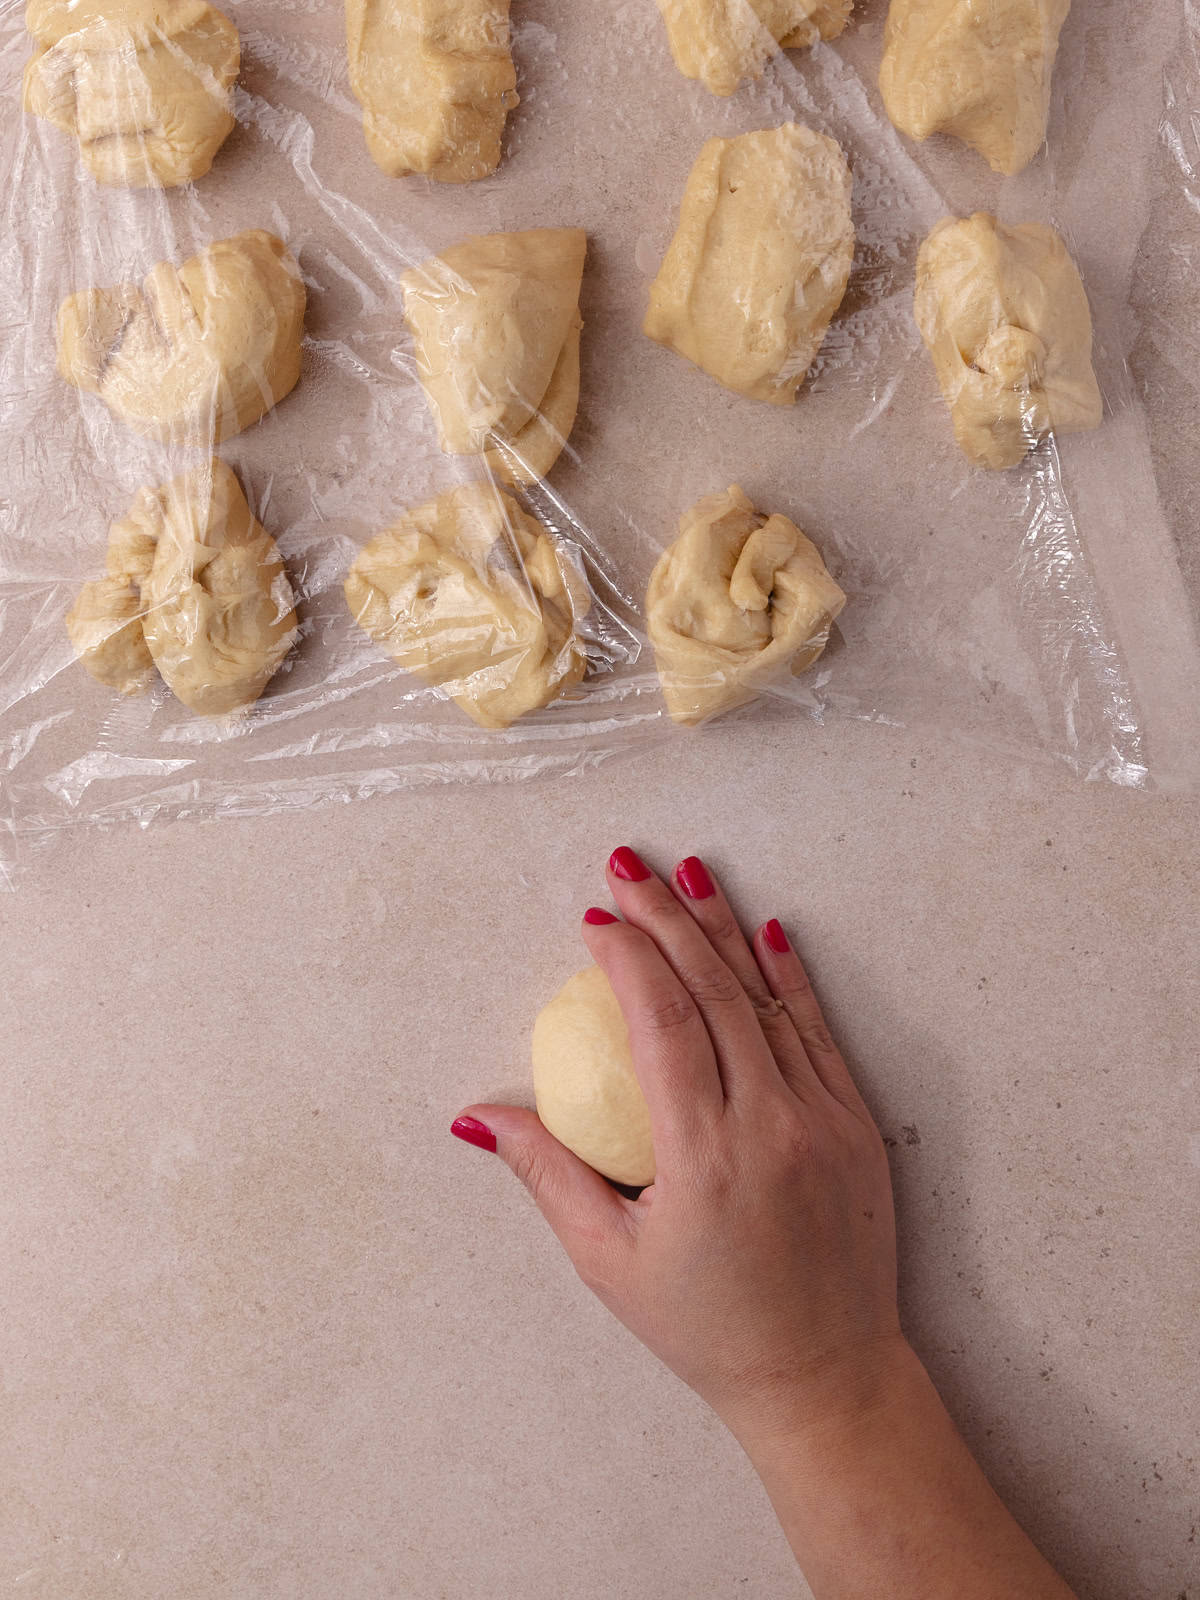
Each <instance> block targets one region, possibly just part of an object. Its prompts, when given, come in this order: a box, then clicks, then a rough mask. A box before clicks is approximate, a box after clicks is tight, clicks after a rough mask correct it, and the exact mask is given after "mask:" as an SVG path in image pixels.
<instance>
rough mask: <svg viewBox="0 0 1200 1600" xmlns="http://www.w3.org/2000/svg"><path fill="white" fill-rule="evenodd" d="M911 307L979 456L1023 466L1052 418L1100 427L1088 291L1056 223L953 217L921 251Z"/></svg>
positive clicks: (1056, 422) (971, 452) (957, 431)
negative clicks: (1013, 223) (1010, 224)
mask: <svg viewBox="0 0 1200 1600" xmlns="http://www.w3.org/2000/svg"><path fill="white" fill-rule="evenodd" d="M913 309H914V314H915V316H916V320H917V326H918V327H919V328H920V330H921V337H922V338H923V339H924V341H925V344H926V347H927V348H928V350H929V353H930V355H931V356H932V357H933V363H934V366H935V368H936V369H937V377H938V383H939V384H940V386H941V390H942V394H943V395H944V396H945V399H946V404H947V405H948V406H949V407H950V415H951V418H952V419H953V422H954V435H955V438H956V439H957V440H958V443H959V445H960V447H961V448H962V450H963V453H964V454H965V455H966V456H968V457H969V459H970V460H971V461H973V462H975V463H976V464H977V465H978V466H981V467H992V468H1003V467H1012V466H1015V465H1016V464H1017V463H1018V462H1019V461H1021V460H1022V459H1023V458H1024V456H1025V455H1026V453H1027V452H1028V451H1029V450H1030V449H1032V447H1033V446H1034V445H1035V444H1036V443H1037V441H1038V440H1039V439H1040V438H1041V437H1042V435H1043V434H1045V433H1047V432H1048V431H1049V430H1050V429H1051V428H1053V429H1054V430H1055V431H1056V432H1058V433H1078V432H1082V431H1085V430H1087V429H1089V428H1095V427H1098V426H1099V424H1100V420H1101V416H1102V413H1103V403H1102V401H1101V398H1100V389H1099V386H1098V385H1097V383H1096V375H1095V373H1094V372H1093V370H1092V318H1091V312H1090V311H1089V309H1088V300H1087V293H1086V291H1085V290H1084V287H1083V283H1082V281H1081V279H1080V276H1079V271H1078V269H1077V268H1076V266H1075V263H1074V261H1072V259H1071V257H1070V254H1069V253H1068V251H1067V247H1066V246H1065V245H1064V244H1063V242H1062V240H1061V239H1060V238H1059V236H1058V234H1057V233H1055V231H1054V229H1053V228H1048V227H1046V226H1045V225H1044V224H1042V223H1040V222H1026V223H1022V224H1020V225H1019V226H1017V227H1007V226H1006V225H1005V224H1004V223H1001V222H997V221H996V219H995V217H992V216H988V215H987V214H986V213H985V212H982V211H980V212H976V214H975V215H974V216H973V217H970V218H968V219H966V220H965V221H961V220H959V219H958V218H956V217H946V218H945V219H944V220H943V221H941V222H939V223H938V225H937V227H936V228H934V230H933V232H932V233H931V234H930V235H929V237H928V238H927V239H926V240H925V242H924V244H923V245H922V246H921V250H920V253H919V255H918V256H917V286H916V293H915V296H914V301H913Z"/></svg>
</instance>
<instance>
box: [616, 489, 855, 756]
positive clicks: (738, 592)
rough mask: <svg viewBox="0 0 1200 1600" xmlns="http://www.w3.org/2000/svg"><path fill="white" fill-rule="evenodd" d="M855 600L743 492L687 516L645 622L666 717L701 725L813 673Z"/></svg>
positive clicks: (811, 550)
mask: <svg viewBox="0 0 1200 1600" xmlns="http://www.w3.org/2000/svg"><path fill="white" fill-rule="evenodd" d="M845 603H846V596H845V595H844V594H843V593H842V591H841V590H840V589H839V588H838V586H837V584H836V583H834V581H833V579H832V578H831V577H830V576H829V573H828V572H827V571H826V570H825V563H824V562H823V561H822V560H821V555H820V552H819V551H818V550H817V547H816V546H815V545H814V544H813V543H812V541H811V540H809V539H807V538H806V537H805V536H804V534H803V533H801V531H800V529H799V528H798V527H797V526H796V525H795V523H794V522H789V521H788V519H787V518H786V517H781V516H778V515H776V516H772V517H767V516H763V515H762V513H760V512H758V511H756V510H755V509H754V507H753V505H751V503H750V501H749V500H748V499H747V497H746V495H745V494H744V493H743V492H742V490H741V489H739V488H738V487H737V485H736V484H734V485H732V486H731V487H730V488H728V489H726V490H725V492H724V493H723V494H711V495H707V496H706V497H705V498H704V499H703V500H700V501H698V502H697V503H696V504H695V505H694V506H693V507H692V509H691V510H690V511H688V512H686V513H685V514H684V516H683V518H682V519H681V521H680V524H679V536H678V538H677V539H676V540H675V543H674V544H673V545H671V546H670V547H669V548H668V549H667V550H666V551H665V552H664V553H663V555H662V556H661V558H660V559H659V562H658V565H657V566H656V567H655V569H654V571H653V573H652V574H651V577H650V586H649V588H648V590H647V592H646V616H647V621H648V625H649V631H650V642H651V643H652V644H653V646H654V655H655V660H656V663H657V666H658V675H659V678H660V680H661V682H662V690H663V696H664V698H665V700H666V702H667V710H668V711H669V712H670V713H671V716H672V718H673V719H674V721H676V722H680V723H684V724H688V725H690V724H694V723H698V722H703V721H704V720H705V719H706V718H707V717H714V716H717V715H719V714H720V713H721V712H722V711H729V710H731V709H732V708H733V707H734V706H739V705H744V704H745V703H746V702H747V701H748V700H752V699H753V698H754V697H755V695H756V694H758V693H759V691H760V690H761V689H762V688H763V687H764V686H765V685H767V684H769V683H770V682H771V680H772V679H774V678H778V677H779V676H780V675H781V674H784V673H786V672H789V671H790V672H791V673H793V674H794V675H798V674H799V673H801V672H804V671H805V670H806V669H807V668H808V667H811V666H812V664H813V662H814V661H816V659H817V657H818V656H819V655H820V654H821V652H822V651H823V650H824V648H825V646H826V644H827V643H828V641H829V630H830V629H831V628H832V626H833V623H834V620H835V618H836V617H837V616H838V615H839V613H840V612H841V610H842V607H843V606H844V605H845Z"/></svg>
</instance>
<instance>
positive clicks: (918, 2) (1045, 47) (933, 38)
mask: <svg viewBox="0 0 1200 1600" xmlns="http://www.w3.org/2000/svg"><path fill="white" fill-rule="evenodd" d="M1070 6H1071V0H988V3H987V4H986V5H981V4H980V0H892V3H891V9H890V10H889V12H888V19H887V28H886V31H885V34H884V47H883V60H882V62H881V63H880V67H879V88H880V91H881V93H882V95H883V103H884V106H885V107H886V109H887V114H888V116H889V117H890V118H891V119H892V121H893V122H894V123H895V125H896V127H897V128H899V129H900V131H901V133H906V134H908V135H909V137H910V138H912V139H928V138H929V136H930V134H933V133H950V134H953V135H954V136H955V138H958V139H961V140H963V142H964V143H965V144H969V145H970V146H971V148H972V149H973V150H977V151H978V152H979V154H980V155H981V156H983V158H984V160H985V161H986V162H987V163H988V165H989V166H990V167H991V168H992V169H993V170H994V171H996V172H1004V173H1008V174H1012V173H1014V172H1020V171H1021V169H1022V167H1026V166H1028V165H1029V163H1030V162H1031V161H1032V160H1033V158H1034V156H1035V155H1036V154H1037V152H1038V150H1039V149H1040V148H1041V144H1042V141H1043V140H1044V139H1045V137H1046V118H1047V116H1048V114H1049V110H1050V74H1051V73H1052V72H1053V70H1054V57H1055V55H1056V53H1057V51H1058V36H1059V33H1060V31H1061V29H1062V25H1063V23H1064V22H1065V21H1066V19H1067V12H1068V11H1069V10H1070Z"/></svg>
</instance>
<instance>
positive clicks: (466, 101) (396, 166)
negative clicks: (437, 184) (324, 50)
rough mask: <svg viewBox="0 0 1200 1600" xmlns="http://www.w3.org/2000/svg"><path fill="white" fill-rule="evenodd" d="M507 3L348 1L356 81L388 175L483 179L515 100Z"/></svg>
mask: <svg viewBox="0 0 1200 1600" xmlns="http://www.w3.org/2000/svg"><path fill="white" fill-rule="evenodd" d="M508 9H509V0H346V43H347V46H348V50H349V57H350V83H351V87H352V88H353V90H354V93H355V96H356V97H357V99H358V101H359V103H360V104H361V106H362V107H363V131H364V133H365V134H366V140H367V149H368V150H369V151H370V152H371V159H372V160H373V161H374V162H375V164H376V165H377V166H378V167H380V168H381V169H382V170H383V171H384V172H386V173H387V174H388V175H389V176H390V177H393V178H396V177H403V176H405V175H406V174H407V173H410V172H423V173H427V174H428V175H429V177H431V178H437V179H439V180H440V181H441V182H442V183H471V182H473V181H474V180H475V179H476V178H486V177H487V175H488V174H489V173H490V172H494V171H495V170H496V168H497V166H498V165H499V163H500V142H501V139H502V137H503V135H504V122H505V119H506V117H507V116H508V113H509V112H510V111H511V110H512V109H513V107H514V106H516V105H517V104H518V103H519V101H518V96H517V75H516V72H515V70H514V68H513V62H512V55H511V53H510V51H509V42H508Z"/></svg>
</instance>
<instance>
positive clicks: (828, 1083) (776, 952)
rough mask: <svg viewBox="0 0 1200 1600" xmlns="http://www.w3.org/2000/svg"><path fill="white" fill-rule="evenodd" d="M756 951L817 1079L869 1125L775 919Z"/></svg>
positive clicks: (801, 970)
mask: <svg viewBox="0 0 1200 1600" xmlns="http://www.w3.org/2000/svg"><path fill="white" fill-rule="evenodd" d="M754 950H755V954H756V955H757V957H758V963H759V966H760V967H761V968H762V973H763V976H764V977H765V978H766V980H767V983H768V985H769V987H770V990H771V993H772V994H773V995H774V996H775V998H776V999H777V1000H779V1001H780V1003H781V1004H782V1006H783V1009H784V1010H785V1011H786V1012H787V1014H788V1016H789V1017H790V1018H791V1020H792V1025H793V1026H794V1028H795V1030H796V1033H797V1035H798V1037H799V1039H800V1043H801V1044H802V1045H803V1046H804V1053H805V1055H806V1056H807V1057H808V1059H809V1061H810V1062H811V1063H812V1069H813V1071H814V1072H815V1073H816V1075H817V1077H818V1078H819V1079H820V1080H821V1082H822V1083H823V1084H824V1086H825V1088H826V1089H827V1090H828V1091H829V1093H830V1094H831V1095H832V1096H833V1098H834V1099H835V1100H837V1101H839V1102H840V1103H841V1104H842V1105H844V1106H845V1107H846V1109H847V1110H848V1111H853V1112H854V1113H855V1115H856V1116H864V1115H865V1116H866V1117H867V1119H868V1121H869V1120H870V1113H869V1112H868V1111H867V1108H866V1106H865V1104H864V1103H863V1100H862V1097H861V1095H860V1094H859V1092H858V1090H857V1089H856V1088H855V1087H854V1080H853V1079H852V1078H851V1076H850V1069H849V1068H848V1067H847V1065H846V1063H845V1062H844V1061H843V1060H842V1052H841V1051H840V1050H839V1049H838V1047H837V1045H836V1044H835V1043H834V1040H833V1035H832V1034H831V1033H830V1031H829V1029H828V1027H827V1026H826V1023H825V1018H824V1017H823V1016H822V1014H821V1007H820V1005H819V1003H818V1001H817V997H816V995H815V994H814V993H813V988H812V984H811V983H809V981H808V974H807V973H806V972H805V970H804V968H803V966H802V965H801V962H800V957H799V956H798V955H797V954H796V952H795V951H794V950H793V949H792V946H791V944H790V942H789V940H788V936H787V934H786V933H784V931H783V928H782V927H781V926H780V924H779V923H778V922H776V921H775V920H774V919H772V920H771V921H770V922H767V923H764V925H763V926H762V927H761V928H760V929H759V930H758V932H757V933H756V934H755V936H754Z"/></svg>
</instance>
